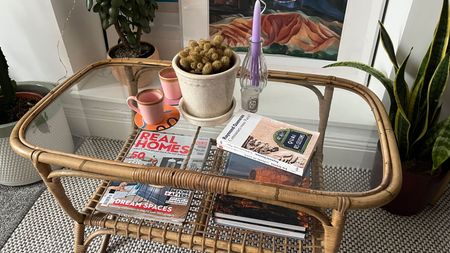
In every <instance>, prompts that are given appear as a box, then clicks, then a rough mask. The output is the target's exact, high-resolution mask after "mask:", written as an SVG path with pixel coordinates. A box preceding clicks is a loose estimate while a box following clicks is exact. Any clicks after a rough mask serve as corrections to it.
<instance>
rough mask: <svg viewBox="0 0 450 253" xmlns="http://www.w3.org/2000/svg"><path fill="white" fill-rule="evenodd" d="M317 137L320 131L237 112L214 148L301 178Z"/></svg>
mask: <svg viewBox="0 0 450 253" xmlns="http://www.w3.org/2000/svg"><path fill="white" fill-rule="evenodd" d="M318 138H319V132H316V131H310V130H307V129H303V128H300V127H296V126H293V125H290V124H287V123H283V122H280V121H276V120H273V119H269V118H266V117H263V116H261V115H258V114H254V113H249V112H245V111H240V112H238V113H237V114H236V115H235V116H234V117H233V118H232V119H231V120H230V122H229V123H228V124H227V126H226V127H225V128H224V129H223V131H222V132H221V133H220V134H219V137H218V138H217V146H218V147H219V148H222V149H224V150H226V151H229V152H232V153H236V154H240V155H243V156H246V157H249V158H251V159H254V160H256V161H259V162H261V163H264V164H267V165H270V166H273V167H276V168H279V169H282V170H285V171H288V172H291V173H294V174H297V175H300V176H301V175H302V174H303V170H304V169H305V167H306V165H307V164H308V163H309V160H310V158H311V156H312V154H313V152H314V150H315V146H316V144H317V139H318Z"/></svg>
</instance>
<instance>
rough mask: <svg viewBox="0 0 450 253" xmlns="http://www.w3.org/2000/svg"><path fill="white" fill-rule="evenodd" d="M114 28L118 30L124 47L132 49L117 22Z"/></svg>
mask: <svg viewBox="0 0 450 253" xmlns="http://www.w3.org/2000/svg"><path fill="white" fill-rule="evenodd" d="M114 28H115V29H116V32H117V34H118V35H119V38H120V41H122V43H123V45H124V46H125V47H127V48H130V44H129V43H128V40H127V38H125V35H123V33H122V31H121V30H120V26H119V24H118V23H117V22H116V23H114Z"/></svg>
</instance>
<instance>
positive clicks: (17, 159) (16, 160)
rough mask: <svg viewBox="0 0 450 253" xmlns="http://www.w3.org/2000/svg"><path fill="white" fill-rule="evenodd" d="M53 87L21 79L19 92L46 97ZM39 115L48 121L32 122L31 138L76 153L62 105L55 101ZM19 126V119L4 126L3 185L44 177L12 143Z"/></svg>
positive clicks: (0, 146)
mask: <svg viewBox="0 0 450 253" xmlns="http://www.w3.org/2000/svg"><path fill="white" fill-rule="evenodd" d="M53 87H54V85H53V84H49V83H42V82H21V83H18V86H17V91H18V92H20V91H26V92H27V93H30V92H31V93H36V94H38V95H40V96H41V97H42V96H45V95H46V94H47V93H48V92H49V91H50V90H51V89H52V88H53ZM38 117H44V118H45V120H42V121H37V120H35V121H33V122H32V123H31V124H30V126H29V128H28V130H27V132H26V139H27V141H29V142H30V143H32V144H36V145H37V144H38V145H39V146H41V147H44V148H48V149H53V150H58V151H63V152H73V149H74V145H73V139H72V135H71V132H70V129H69V126H68V123H67V119H66V116H65V114H64V110H63V108H62V106H61V105H60V104H58V103H57V102H55V103H52V104H51V105H50V107H49V108H47V109H46V110H45V112H44V113H43V114H41V115H39V116H38ZM39 122H40V123H39ZM15 125H16V122H11V123H8V124H3V125H0V184H3V185H8V186H19V185H26V184H31V183H34V182H37V181H39V180H41V177H40V176H39V174H38V173H37V171H36V169H35V168H34V167H33V165H32V163H31V161H30V160H29V159H25V158H23V157H21V156H19V155H18V154H16V153H15V152H14V151H13V150H12V149H11V147H10V145H9V135H10V134H11V131H12V129H13V128H14V126H15ZM55 140H57V141H55Z"/></svg>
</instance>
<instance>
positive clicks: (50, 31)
mask: <svg viewBox="0 0 450 253" xmlns="http://www.w3.org/2000/svg"><path fill="white" fill-rule="evenodd" d="M0 31H1V33H0V46H1V47H2V50H3V53H4V54H5V56H6V59H7V61H8V63H9V71H10V75H11V77H12V78H14V79H16V80H18V81H27V80H40V81H50V82H55V81H56V80H58V79H59V78H60V77H62V76H64V74H65V71H64V67H63V65H62V64H61V63H60V61H59V58H58V56H57V48H56V45H57V42H58V40H60V39H61V34H60V31H59V28H58V25H57V22H56V19H55V15H54V13H53V8H52V6H51V4H50V1H48V0H47V1H43V0H41V1H36V0H2V1H0ZM60 54H61V58H62V61H63V62H64V63H65V64H66V66H67V69H68V70H69V73H71V72H72V67H71V64H70V63H69V60H68V57H67V53H66V49H65V46H64V44H63V43H61V45H60Z"/></svg>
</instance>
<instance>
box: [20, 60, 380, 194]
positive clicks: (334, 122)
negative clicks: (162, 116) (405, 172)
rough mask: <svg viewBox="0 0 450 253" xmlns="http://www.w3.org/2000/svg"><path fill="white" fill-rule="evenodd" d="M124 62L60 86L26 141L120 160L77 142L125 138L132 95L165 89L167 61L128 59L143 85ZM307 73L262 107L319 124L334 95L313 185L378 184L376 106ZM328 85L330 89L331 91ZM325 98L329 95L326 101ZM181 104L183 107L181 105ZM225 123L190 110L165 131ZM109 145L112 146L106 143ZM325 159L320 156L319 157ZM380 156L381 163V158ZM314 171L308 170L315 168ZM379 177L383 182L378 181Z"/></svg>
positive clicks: (263, 99) (307, 124)
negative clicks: (127, 77) (129, 77)
mask: <svg viewBox="0 0 450 253" xmlns="http://www.w3.org/2000/svg"><path fill="white" fill-rule="evenodd" d="M121 68H125V67H124V66H118V65H99V66H93V67H92V68H91V69H89V70H87V71H84V72H80V73H79V74H76V75H75V76H73V77H72V78H71V79H69V80H68V81H66V83H67V82H70V83H71V85H70V86H68V87H65V86H64V85H62V86H61V85H60V86H58V87H57V88H56V89H57V91H56V93H58V95H57V96H55V97H54V98H53V99H52V101H51V102H50V103H49V104H48V105H46V106H45V107H44V108H43V110H42V111H41V112H40V113H39V114H37V115H36V116H35V117H34V118H33V119H32V121H31V123H30V124H29V125H28V127H27V128H26V130H25V142H28V143H29V144H31V145H32V146H36V147H39V148H41V149H46V150H51V151H57V152H60V153H64V154H77V155H83V156H89V157H93V158H100V159H104V160H114V156H105V155H103V153H101V152H85V151H83V150H80V149H79V148H78V147H79V146H80V145H82V143H83V142H85V141H86V140H92V139H95V140H102V141H97V142H93V143H94V145H98V146H94V147H92V148H93V149H99V150H105V149H106V150H107V149H108V147H107V145H108V142H112V143H120V144H121V143H125V141H126V140H127V138H128V136H129V135H130V133H131V132H132V131H133V128H134V127H135V126H136V124H135V122H136V121H135V117H136V115H135V114H134V113H132V110H130V109H129V107H128V106H127V102H126V100H127V98H128V97H129V96H130V95H134V94H135V93H136V91H140V90H143V89H148V88H155V89H161V83H160V80H159V76H158V72H159V71H160V70H161V69H162V68H164V66H152V65H147V64H142V65H140V64H134V65H128V68H130V69H131V70H132V71H133V73H134V74H135V76H136V78H137V83H138V87H137V89H136V87H130V83H127V82H126V81H124V80H123V79H122V77H120V76H118V75H117V71H118V69H121ZM327 87H329V86H326V85H323V84H321V83H318V82H314V81H308V80H306V81H305V82H303V83H302V85H296V84H292V81H290V79H289V78H286V79H285V80H283V78H278V79H277V78H275V79H274V78H272V79H271V80H269V82H268V84H267V87H266V88H265V89H264V90H263V92H262V93H261V95H260V99H259V100H260V101H259V108H258V111H257V114H260V115H263V116H265V117H268V118H271V119H275V120H278V121H282V122H285V123H288V124H291V125H294V126H299V127H302V128H305V129H309V130H314V131H318V130H319V126H320V122H321V120H322V121H323V120H324V119H321V118H320V116H319V115H320V113H319V112H320V110H324V108H325V110H326V107H327V105H326V104H323V103H324V102H323V100H321V99H322V98H323V97H324V96H329V95H330V96H331V97H332V99H331V101H330V102H331V104H330V110H329V116H328V117H327V118H326V119H325V120H326V121H327V122H326V124H322V125H323V126H325V127H326V128H325V129H324V131H325V135H324V146H323V162H322V164H320V165H319V166H317V167H318V168H320V169H321V170H323V172H322V175H321V177H323V178H322V179H321V180H322V181H323V183H322V184H317V185H312V188H313V189H314V188H317V189H320V190H324V191H330V192H332V191H337V192H364V191H369V190H370V189H372V188H374V187H375V186H378V184H372V186H371V184H370V182H369V175H370V172H371V170H378V171H379V172H380V173H381V175H382V173H383V172H382V166H376V164H382V162H381V156H380V155H377V154H379V149H378V148H377V144H378V143H379V135H378V131H379V129H378V128H377V124H376V120H375V117H374V113H373V108H372V107H371V106H370V105H369V103H368V102H367V101H366V99H365V98H364V97H362V96H361V95H360V94H357V93H355V92H354V91H352V90H350V89H347V88H344V87H333V88H332V89H329V88H327ZM327 89H328V91H327ZM240 96H241V95H240V85H239V79H236V85H235V89H234V98H235V101H236V107H235V109H234V110H235V112H236V111H238V110H240V109H241V102H240ZM321 101H322V102H321ZM175 108H177V107H176V106H175ZM225 125H226V123H223V124H221V125H217V126H210V127H200V128H199V127H198V126H196V125H193V124H191V123H190V122H189V121H187V120H186V119H185V118H184V117H183V115H181V116H180V119H179V121H178V122H177V123H176V124H175V125H174V126H172V127H170V128H167V129H164V130H163V132H165V133H175V134H183V135H195V133H196V132H197V131H199V132H198V135H199V136H201V137H208V138H212V139H214V138H216V137H217V136H218V135H219V133H220V132H221V130H222V129H223V128H224V126H225ZM105 145H106V146H105ZM320 160H322V159H319V162H320ZM374 164H375V166H374ZM312 170H313V171H312V172H311V171H310V172H309V173H311V176H312V174H314V172H315V171H314V170H315V168H313V169H312ZM378 183H379V182H378Z"/></svg>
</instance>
